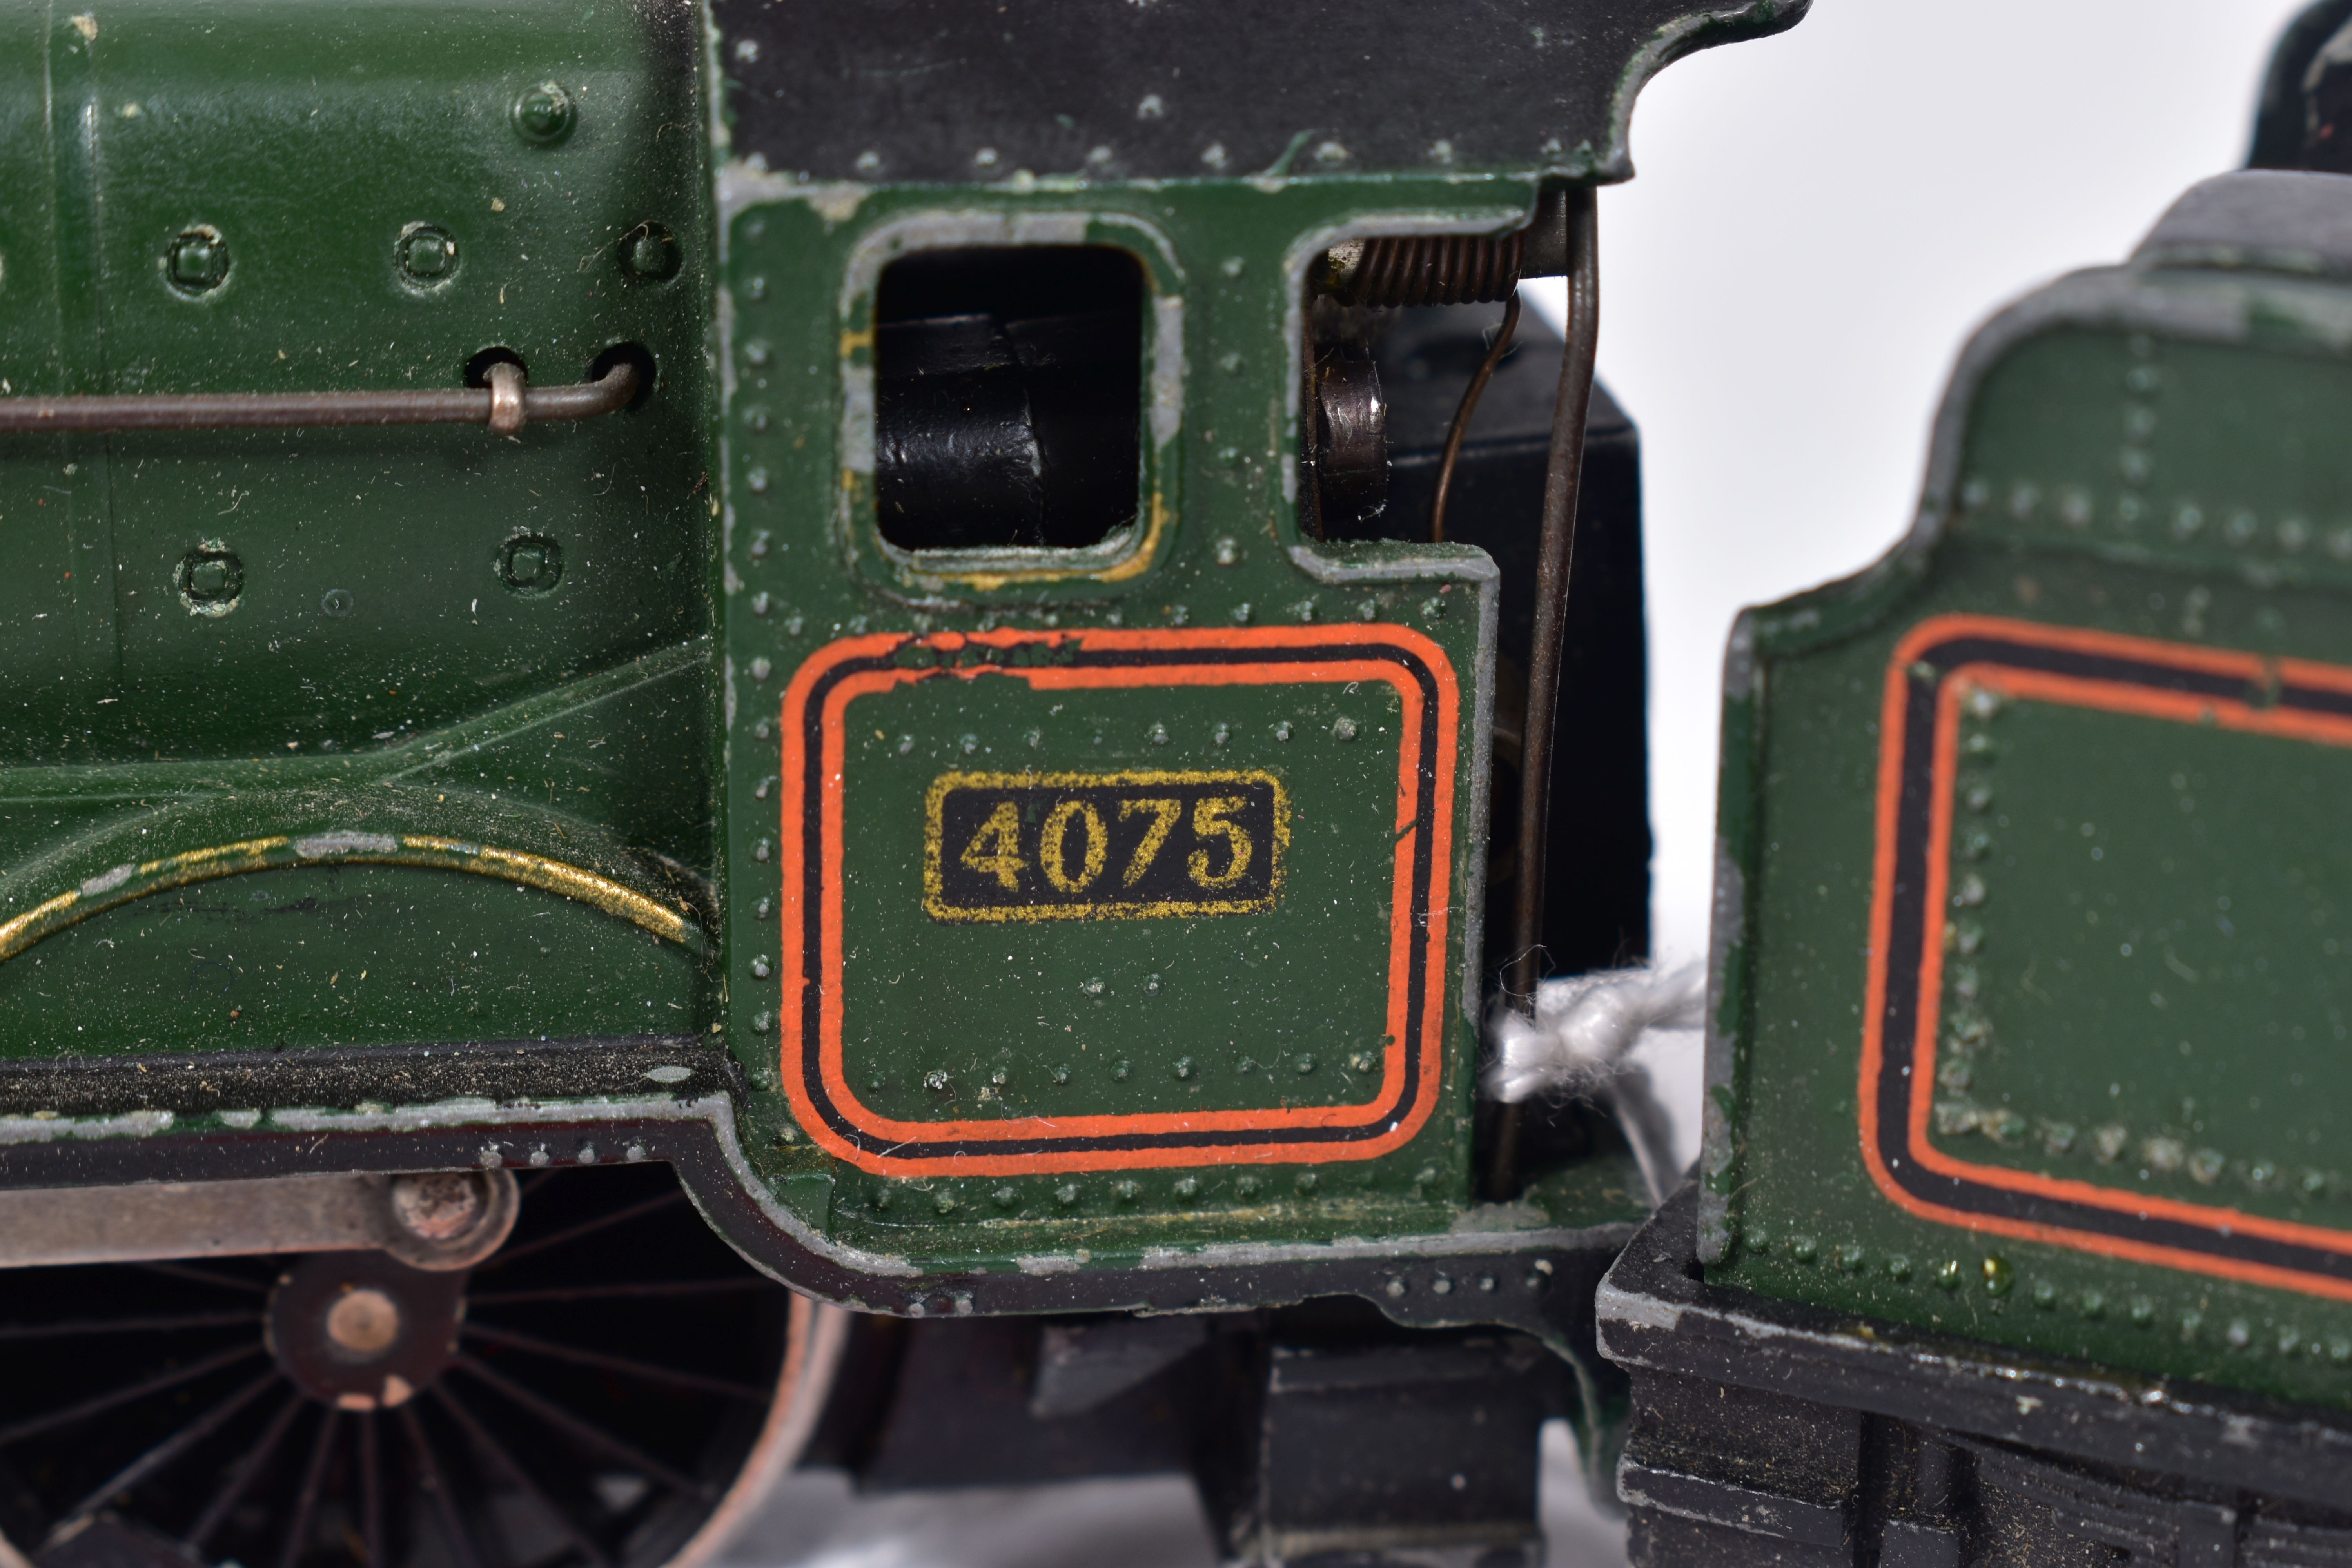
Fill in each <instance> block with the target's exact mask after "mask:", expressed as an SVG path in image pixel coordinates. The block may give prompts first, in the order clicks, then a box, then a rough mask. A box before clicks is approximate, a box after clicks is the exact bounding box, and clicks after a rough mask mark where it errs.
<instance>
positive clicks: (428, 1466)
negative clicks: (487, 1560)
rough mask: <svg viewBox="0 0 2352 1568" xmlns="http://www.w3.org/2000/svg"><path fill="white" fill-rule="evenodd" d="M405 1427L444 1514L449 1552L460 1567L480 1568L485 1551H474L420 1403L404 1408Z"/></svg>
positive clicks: (427, 1486) (419, 1472)
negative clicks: (419, 1416)
mask: <svg viewBox="0 0 2352 1568" xmlns="http://www.w3.org/2000/svg"><path fill="white" fill-rule="evenodd" d="M400 1426H401V1430H403V1431H404V1432H405V1433H407V1434H408V1447H409V1448H410V1449H411V1450H412V1451H413V1452H414V1453H415V1455H416V1473H417V1476H418V1478H419V1479H421V1480H422V1481H423V1482H424V1483H425V1490H426V1491H428V1492H430V1493H432V1494H433V1506H434V1511H435V1512H436V1513H438V1514H439V1515H440V1516H441V1528H442V1529H443V1530H445V1531H447V1532H448V1535H449V1554H450V1555H451V1556H453V1557H455V1558H456V1559H457V1568H479V1565H480V1563H481V1561H482V1559H481V1554H480V1553H479V1552H476V1551H475V1550H474V1538H473V1537H472V1536H471V1535H470V1534H468V1533H467V1530H466V1521H465V1518H464V1516H463V1515H461V1514H459V1513H458V1511H457V1494H456V1493H454V1492H452V1491H451V1490H450V1489H449V1481H448V1478H446V1476H444V1475H443V1474H442V1473H441V1464H440V1461H439V1460H437V1459H436V1458H434V1457H433V1445H432V1444H431V1443H429V1442H427V1441H426V1440H425V1424H424V1423H423V1422H421V1421H419V1420H417V1418H416V1406H415V1404H413V1403H411V1404H408V1405H402V1406H401V1407H400Z"/></svg>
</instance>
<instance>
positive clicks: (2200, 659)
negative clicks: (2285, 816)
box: [1858, 615, 2352, 1300]
mask: <svg viewBox="0 0 2352 1568" xmlns="http://www.w3.org/2000/svg"><path fill="white" fill-rule="evenodd" d="M1970 637H1976V638H1983V639H1987V640H1990V641H1993V642H1997V643H2000V644H2005V645H2010V646H2013V647H2023V648H2028V649H2046V650H2055V651H2059V652H2063V653H2068V654H2079V655H2087V656H2091V657H2093V658H2100V659H2115V660H2121V661H2126V662H2128V663H2129V664H2131V665H2134V666H2139V667H2156V668H2159V669H2168V670H2173V671H2179V672H2183V673H2189V674H2194V675H2197V676H2202V677H2210V678H2221V679H2225V680H2229V681H2233V682H2239V683H2242V685H2243V686H2244V688H2245V689H2247V690H2248V691H2249V692H2264V691H2267V692H2273V693H2275V692H2276V691H2278V690H2279V689H2281V688H2282V687H2283V686H2293V687H2297V688H2301V689H2306V690H2313V691H2316V692H2324V693H2332V694H2336V695H2339V696H2345V697H2352V668H2342V667H2338V666H2333V665H2324V664H2315V663H2311V662H2307V661H2304V660H2298V659H2275V658H2263V657H2261V656H2258V655H2254V654H2248V653H2240V652H2233V651H2225V650H2218V649H2212V648H2205V647H2194V646H2190V645H2185V644H2179V643H2168V642H2162V641H2158V640H2156V639H2152V638H2145V637H2127V636H2123V635H2120V634H2113V633H2105V632H2095V631H2087V630H2081V629H2075V628H2067V627H2057V626H2042V625H2036V624H2034V623H2031V622H2023V621H2012V620H2007V619H2003V618H2000V617H1995V616H1967V615H1951V616H1937V617H1934V618H1932V619H1929V620H1927V621H1923V622H1921V623H1920V624H1919V625H1918V626H1915V627H1913V628H1912V629H1911V631H1910V632H1908V633H1907V634H1906V636H1905V637H1903V639H1902V641H1901V642H1899V643H1898V644H1897V645H1896V646H1895V654H1894V657H1893V658H1892V659H1891V660H1890V662H1889V664H1888V667H1887V673H1886V682H1885V694H1884V698H1883V700H1882V705H1881V710H1880V751H1879V770H1878V789H1877V801H1876V808H1877V809H1876V817H1877V821H1876V844H1875V847H1874V857H1873V872H1872V904H1871V917H1870V922H1871V923H1870V931H1871V949H1870V967H1869V976H1868V982H1867V985H1866V989H1865V999H1864V1025H1863V1039H1862V1060H1861V1073H1860V1093H1859V1096H1858V1103H1859V1122H1860V1132H1861V1142H1862V1152H1863V1159H1864V1164H1865V1166H1866V1167H1867V1169H1868V1170H1869V1173H1870V1175H1871V1179H1872V1180H1873V1182H1874V1183H1875V1184H1877V1186H1878V1189H1879V1191H1880V1192H1881V1193H1882V1194H1885V1196H1886V1198H1887V1199H1888V1200H1889V1201H1890V1202H1892V1203H1894V1204H1895V1205H1896V1206H1898V1207H1900V1208H1902V1209H1903V1210H1904V1211H1905V1212H1906V1213H1908V1214H1911V1215H1915V1216H1916V1217H1918V1218H1922V1219H1927V1220H1931V1221H1934V1222H1936V1223H1938V1224H1944V1225H1953V1226H1961V1227H1964V1228H1966V1229H1969V1230H1973V1231H1987V1232H1991V1233H1994V1234H1998V1235H2002V1236H2009V1237H2017V1238H2019V1239H2022V1240H2030V1241H2036V1242H2042V1243H2045V1244H2047V1245H2051V1246H2054V1247H2067V1248H2071V1249H2074V1250H2077V1251H2083V1252H2089V1253H2093V1254H2096V1255H2099V1256H2104V1257H2109V1258H2123V1259H2126V1260H2129V1261H2133V1262H2139V1263H2149V1264H2155V1265H2158V1266H2160V1267H2164V1268H2178V1269H2183V1270H2187V1271H2189V1272H2194V1273H2201V1274H2208V1275H2212V1276H2215V1277H2219V1278H2222V1279H2234V1280H2239V1281H2242V1282H2245V1283H2249V1284H2257V1285H2265V1286H2272V1287H2276V1288H2280V1289H2290V1290H2296V1291H2301V1292H2304V1293H2305V1294H2311V1295H2317V1296H2324V1297H2328V1298H2331V1299H2334V1300H2352V1278H2343V1279H2339V1278H2335V1277H2332V1276H2330V1275H2327V1274H2321V1273H2315V1272H2312V1271H2308V1270H2305V1269H2301V1268H2290V1267H2281V1266H2279V1265H2277V1264H2274V1263H2265V1262H2261V1261H2256V1260H2254V1259H2252V1258H2232V1257H2229V1256H2225V1255H2221V1254H2218V1253H2214V1252H2208V1251H2204V1250H2200V1249H2192V1248H2189V1247H2180V1246H2173V1245H2166V1244H2164V1243H2161V1242H2158V1241H2154V1240H2149V1239H2144V1238H2138V1237H2132V1236H2129V1235H2117V1234H2113V1233H2110V1232H2105V1231H2098V1230H2091V1229H2086V1228H2082V1227H2078V1226H2068V1225H2064V1224H2053V1223H2047V1222H2044V1221H2038V1220H2031V1219H2023V1218H2019V1217H2014V1216H2012V1215H1999V1214H1987V1213H1982V1212H1975V1211H1971V1210H1969V1209H1964V1208H1958V1207H1955V1206H1952V1205H1947V1204H1939V1203H1936V1202H1933V1201H1930V1200H1928V1199H1926V1198H1923V1197H1922V1196H1920V1195H1919V1194H1916V1193H1914V1192H1912V1191H1909V1190H1908V1189H1907V1187H1906V1184H1904V1182H1903V1181H1902V1180H1900V1179H1899V1178H1898V1175H1897V1173H1896V1172H1895V1169H1893V1168H1892V1167H1891V1166H1890V1163H1889V1160H1890V1158H1892V1159H1893V1160H1894V1161H1895V1163H1900V1157H1899V1156H1891V1157H1890V1156H1888V1155H1886V1154H1885V1153H1884V1152H1883V1142H1882V1136H1881V1135H1882V1133H1883V1132H1885V1131H1889V1130H1888V1129H1886V1128H1885V1127H1884V1126H1883V1125H1882V1122H1881V1117H1880V1108H1879V1094H1880V1089H1881V1087H1882V1081H1883V1079H1884V1075H1885V1072H1886V1070H1887V1069H1888V1068H1889V1066H1890V1065H1891V1063H1892V1061H1893V1058H1892V1057H1891V1054H1890V1051H1889V1049H1888V1046H1889V1042H1888V1041H1887V1040H1886V1039H1885V1026H1886V1019H1887V1008H1888V1002H1889V994H1890V987H1889V965H1890V963H1892V962H1893V960H1894V958H1895V954H1894V952H1893V951H1892V950H1893V944H1894V941H1895V931H1894V927H1895V904H1896V889H1897V869H1896V862H1897V857H1898V849H1899V843H1898V839H1899V836H1900V833H1901V830H1902V817H1903V786H1904V782H1905V776H1906V772H1907V771H1908V765H1909V764H1908V762H1907V759H1906V754H1905V753H1906V747H1907V742H1908V736H1907V734H1906V730H1907V726H1906V717H1907V715H1908V713H1909V710H1910V705H1911V703H1912V702H1913V701H1914V700H1916V692H1915V681H1916V675H1915V670H1914V666H1915V665H1917V664H1919V663H1920V661H1921V660H1922V658H1923V657H1924V656H1926V655H1927V653H1928V652H1929V651H1930V650H1932V649H1934V648H1936V647H1939V646H1943V645H1948V644H1951V643H1953V642H1954V641H1956V640H1960V639H1965V638H1970ZM1937 674H1938V676H1939V679H1938V683H1937V690H1936V692H1935V700H1936V708H1935V713H1934V740H1933V754H1932V760H1931V762H1930V764H1929V811H1930V816H1929V825H1928V841H1927V859H1926V866H1925V873H1926V875H1925V888H1924V892H1923V897H1924V909H1923V911H1922V914H1923V919H1922V922H1921V924H1922V929H1921V935H1920V942H1919V947H1918V952H1917V964H1918V968H1917V972H1916V973H1917V975H1918V993H1917V1002H1916V1025H1915V1027H1914V1029H1913V1033H1912V1039H1911V1042H1910V1047H1911V1048H1910V1053H1909V1056H1910V1060H1909V1063H1908V1068H1909V1077H1910V1080H1911V1081H1910V1085H1909V1089H1908V1099H1907V1107H1906V1110H1907V1126H1906V1127H1905V1128H1904V1129H1903V1131H1905V1133H1906V1134H1907V1136H1906V1139H1905V1146H1906V1148H1907V1150H1908V1152H1910V1153H1911V1155H1912V1157H1913V1159H1914V1160H1915V1161H1916V1163H1917V1164H1918V1166H1920V1167H1921V1168H1922V1169H1924V1170H1926V1171H1927V1172H1930V1173H1934V1174H1936V1175H1938V1176H1944V1177H1950V1178H1954V1179H1956V1180H1957V1181H1958V1182H1961V1183H1965V1184H1969V1185H1972V1186H1981V1187H1986V1188H1991V1189H1994V1190H1997V1191H2000V1192H2004V1193H2011V1194H2023V1195H2026V1196H2030V1197H2033V1198H2041V1199H2046V1200H2050V1201H2052V1202H2053V1203H2055V1204H2058V1205H2069V1206H2072V1205H2082V1206H2086V1207H2089V1208H2093V1209H2096V1210H2102V1211H2105V1212H2107V1213H2110V1214H2113V1215H2119V1216H2126V1217H2127V1218H2129V1219H2131V1220H2134V1221H2137V1222H2142V1223H2147V1222H2151V1221H2168V1222H2173V1223H2174V1224H2177V1225H2181V1226H2193V1227H2196V1228H2198V1229H2200V1230H2203V1231H2207V1232H2210V1233H2211V1234H2212V1235H2213V1236H2214V1237H2216V1238H2217V1239H2226V1238H2231V1237H2249V1238H2257V1237H2258V1238H2263V1239H2267V1240H2272V1241H2276V1242H2281V1243H2286V1244H2290V1245H2292V1246H2294V1247H2304V1248H2313V1249H2316V1250H2319V1251H2322V1252H2325V1253H2328V1254H2336V1255H2343V1256H2346V1257H2352V1232H2347V1231H2339V1230H2332V1229H2329V1228H2326V1227H2324V1226H2308V1225H2301V1224H2295V1223H2293V1222H2289V1221H2283V1220H2274V1219H2268V1218H2264V1217H2263V1216H2260V1215H2249V1214H2246V1213H2244V1212H2242V1211H2241V1210H2238V1209H2233V1208H2227V1207H2222V1206H2220V1205H2201V1204H2191V1203H2182V1202H2179V1201H2177V1200H2174V1199H2168V1198H2160V1197H2154V1196H2149V1195H2146V1194H2135V1193H2131V1192H2128V1191H2125V1190H2121V1189H2116V1188H2112V1187H2103V1186H2100V1185H2097V1184H2094V1183H2089V1182H2083V1181H2076V1180H2072V1179H2067V1178H2060V1177H2053V1176H2047V1175H2042V1174H2039V1173H2033V1172H2029V1171H2019V1170H2015V1169H2011V1168H2009V1167H2006V1166H1999V1165H1988V1164H1981V1163H1975V1162H1971V1161H1966V1160H1961V1159H1958V1158H1956V1157H1954V1156H1952V1155H1950V1154H1948V1153H1946V1152H1943V1151H1941V1150H1938V1149H1937V1148H1936V1147H1935V1146H1934V1145H1933V1143H1932V1142H1930V1138H1929V1135H1930V1132H1931V1130H1932V1121H1931V1112H1932V1109H1933V1100H1934V1095H1935V1072H1936V1038H1937V1028H1938V1026H1939V1024H1940V1022H1941V1004H1942V984H1943V948H1944V934H1945V924H1946V921H1945V910H1946V908H1947V905H1948V893H1949V866H1950V847H1951V831H1952V815H1953V814H1952V801H1953V785H1954V781H1955V777H1956V774H1957V772H1958V731H1959V717H1960V704H1961V702H1962V701H1963V700H1964V699H1965V698H1966V697H1967V695H1969V692H1970V691H1972V690H1974V689H1983V690H1988V691H1991V692H1994V693H1996V694H1998V695H2000V696H2003V697H2008V698H2016V699H2022V700H2037V701H2044V702H2053V703H2062V704H2065V705H2069V706H2074V707H2081V708H2091V709H2096V710H2102V711H2106V712H2115V713H2126V714H2134V715H2138V716H2142V717H2147V718H2154V719H2160V720H2165V721H2171V722H2176V723H2196V724H2211V725H2215V726H2218V727H2220V728H2222V729H2226V730H2234V731H2241V732H2243V733H2248V734H2261V735H2273V736H2279V737H2283V738H2287V739H2294V740H2301V741H2309V742H2317V743H2321V744H2326V745H2336V746H2352V712H2347V714H2346V715H2344V716H2341V717H2339V716H2335V715H2331V714H2325V713H2315V712H2311V711H2296V710H2287V709H2282V708H2278V707H2270V706H2263V705H2259V704H2257V703H2255V702H2253V701H2251V700H2246V699H2244V698H2232V697H2225V696H2221V695H2218V694H2210V693H2208V694H2197V693H2191V692H2187V691H2179V690H2166V689H2160V688H2156V687H2151V686H2148V685H2144V684H2137V683H2135V682H2133V681H2130V680H2126V679H2098V678H2091V677H2084V676H2082V675H2074V674H2064V673H2057V672H2053V671H2049V670H2037V669H2032V668H2017V667H2014V666H2010V665H2006V664H2003V663H2000V662H1999V661H1997V660H1987V659H1981V658H1977V659H1969V660H1967V661H1965V662H1961V663H1958V664H1955V665H1954V666H1952V667H1951V668H1949V669H1946V670H1939V671H1937ZM2167 1228H2169V1226H2168V1227H2167Z"/></svg>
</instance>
